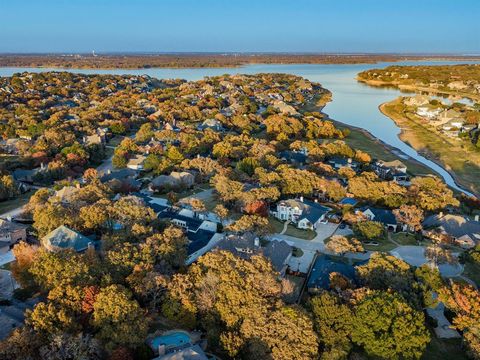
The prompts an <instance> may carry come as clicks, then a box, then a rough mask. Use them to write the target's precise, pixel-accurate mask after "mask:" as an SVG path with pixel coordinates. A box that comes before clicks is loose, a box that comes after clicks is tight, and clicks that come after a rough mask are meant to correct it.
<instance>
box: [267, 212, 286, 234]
mask: <svg viewBox="0 0 480 360" xmlns="http://www.w3.org/2000/svg"><path fill="white" fill-rule="evenodd" d="M268 222H269V223H270V227H271V228H272V232H273V233H274V234H279V233H281V232H282V230H283V222H281V221H279V220H277V219H275V218H274V217H271V216H270V217H269V218H268Z"/></svg>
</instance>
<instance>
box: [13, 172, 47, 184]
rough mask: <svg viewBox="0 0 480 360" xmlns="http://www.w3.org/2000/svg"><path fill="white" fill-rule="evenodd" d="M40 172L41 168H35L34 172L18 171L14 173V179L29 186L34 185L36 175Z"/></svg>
mask: <svg viewBox="0 0 480 360" xmlns="http://www.w3.org/2000/svg"><path fill="white" fill-rule="evenodd" d="M40 171H41V168H35V169H32V170H26V169H17V170H14V171H13V178H14V179H15V180H16V181H20V182H24V183H27V184H33V183H34V179H35V175H37V174H38V173H39V172H40Z"/></svg>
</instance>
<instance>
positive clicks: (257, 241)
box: [253, 237, 260, 248]
mask: <svg viewBox="0 0 480 360" xmlns="http://www.w3.org/2000/svg"><path fill="white" fill-rule="evenodd" d="M253 244H254V245H255V247H256V248H258V247H260V239H259V238H258V237H256V238H255V240H253Z"/></svg>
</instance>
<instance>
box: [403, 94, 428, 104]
mask: <svg viewBox="0 0 480 360" xmlns="http://www.w3.org/2000/svg"><path fill="white" fill-rule="evenodd" d="M429 102H430V97H429V96H427V95H420V94H418V95H415V96H410V97H406V98H405V99H404V100H403V103H404V104H405V105H407V106H422V105H426V104H428V103H429Z"/></svg>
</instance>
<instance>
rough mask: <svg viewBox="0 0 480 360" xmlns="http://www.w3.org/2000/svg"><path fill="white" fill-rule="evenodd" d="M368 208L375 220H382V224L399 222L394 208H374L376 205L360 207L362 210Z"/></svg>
mask: <svg viewBox="0 0 480 360" xmlns="http://www.w3.org/2000/svg"><path fill="white" fill-rule="evenodd" d="M367 210H370V211H371V212H372V213H373V215H374V216H375V218H374V219H373V221H378V222H381V223H382V224H385V225H396V224H397V219H396V218H395V215H394V214H393V212H392V210H388V209H379V208H374V207H364V208H362V209H360V211H362V212H365V211H367Z"/></svg>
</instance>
